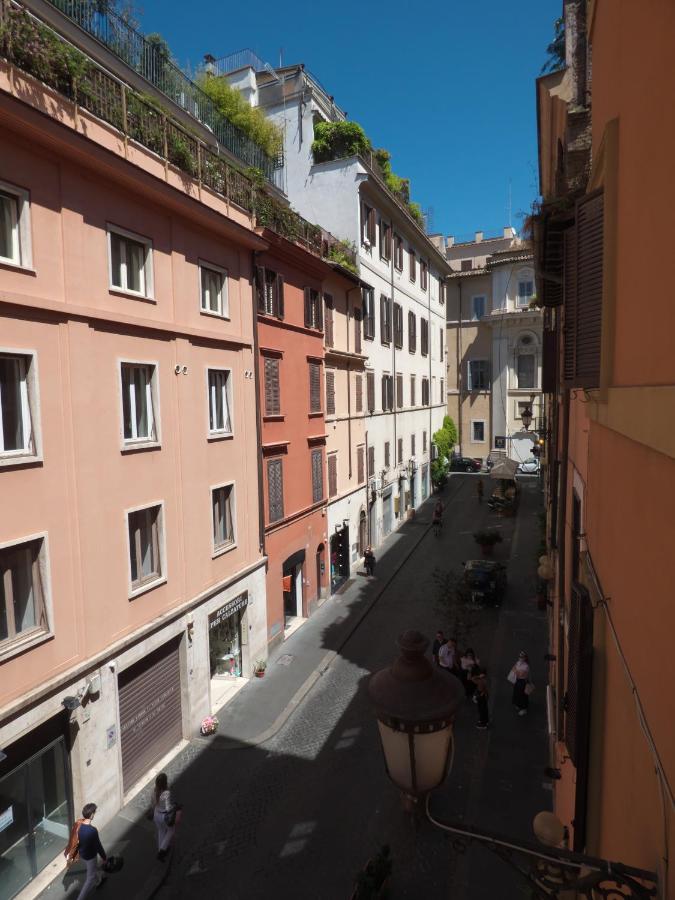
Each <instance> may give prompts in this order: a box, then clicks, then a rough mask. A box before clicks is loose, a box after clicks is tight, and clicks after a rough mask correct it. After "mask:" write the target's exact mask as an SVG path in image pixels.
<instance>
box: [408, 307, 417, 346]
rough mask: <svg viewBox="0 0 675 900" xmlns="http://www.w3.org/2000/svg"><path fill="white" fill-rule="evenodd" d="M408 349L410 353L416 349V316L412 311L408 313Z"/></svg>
mask: <svg viewBox="0 0 675 900" xmlns="http://www.w3.org/2000/svg"><path fill="white" fill-rule="evenodd" d="M408 350H409V352H410V353H415V352H416V350H417V317H416V316H415V313H414V312H409V313H408Z"/></svg>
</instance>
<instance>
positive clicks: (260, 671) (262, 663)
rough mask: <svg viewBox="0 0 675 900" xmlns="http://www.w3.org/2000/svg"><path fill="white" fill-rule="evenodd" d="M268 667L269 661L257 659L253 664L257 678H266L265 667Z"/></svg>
mask: <svg viewBox="0 0 675 900" xmlns="http://www.w3.org/2000/svg"><path fill="white" fill-rule="evenodd" d="M266 668H267V662H266V660H264V659H257V660H256V661H255V663H254V664H253V674H254V675H255V677H256V678H264V677H265V669H266Z"/></svg>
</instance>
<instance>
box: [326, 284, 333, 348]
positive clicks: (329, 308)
mask: <svg viewBox="0 0 675 900" xmlns="http://www.w3.org/2000/svg"><path fill="white" fill-rule="evenodd" d="M323 302H324V307H325V309H324V320H325V330H324V339H325V343H326V347H332V346H333V306H334V304H333V297H332V295H331V294H324V295H323Z"/></svg>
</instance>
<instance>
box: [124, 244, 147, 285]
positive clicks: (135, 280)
mask: <svg viewBox="0 0 675 900" xmlns="http://www.w3.org/2000/svg"><path fill="white" fill-rule="evenodd" d="M126 245H127V289H128V290H130V291H139V293H145V282H144V278H143V266H144V263H145V247H144V246H143V244H139V243H138V241H130V240H127V242H126Z"/></svg>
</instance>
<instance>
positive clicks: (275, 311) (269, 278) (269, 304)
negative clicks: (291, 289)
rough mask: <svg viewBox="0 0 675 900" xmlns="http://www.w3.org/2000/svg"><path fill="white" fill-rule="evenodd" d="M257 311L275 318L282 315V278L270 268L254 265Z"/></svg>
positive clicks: (279, 317)
mask: <svg viewBox="0 0 675 900" xmlns="http://www.w3.org/2000/svg"><path fill="white" fill-rule="evenodd" d="M256 292H257V295H258V312H259V313H262V314H263V315H267V316H275V317H276V318H277V319H283V317H284V278H283V275H280V274H279V273H278V272H274V271H272V269H266V268H265V267H264V266H257V267H256Z"/></svg>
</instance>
